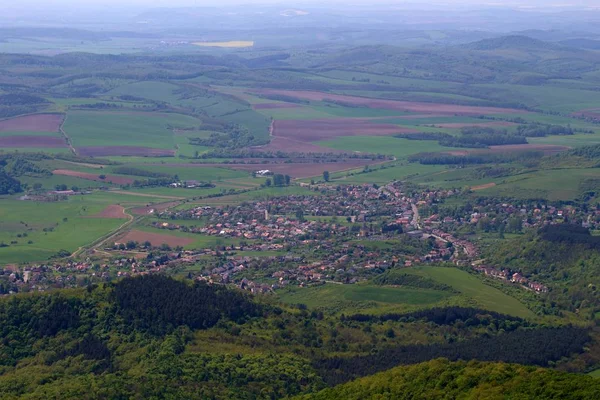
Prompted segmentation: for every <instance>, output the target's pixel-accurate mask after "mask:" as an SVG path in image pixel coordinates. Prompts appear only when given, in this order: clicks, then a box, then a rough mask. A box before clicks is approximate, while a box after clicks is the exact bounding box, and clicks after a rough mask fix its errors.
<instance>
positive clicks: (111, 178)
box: [52, 169, 133, 185]
mask: <svg viewBox="0 0 600 400" xmlns="http://www.w3.org/2000/svg"><path fill="white" fill-rule="evenodd" d="M52 173H53V174H55V175H64V176H73V177H76V178H82V179H87V180H90V181H95V182H106V183H107V184H116V185H127V184H130V183H133V179H131V178H126V177H124V176H117V175H103V174H91V173H88V172H79V171H72V170H68V169H56V170H54V171H52ZM101 176H104V178H101Z"/></svg>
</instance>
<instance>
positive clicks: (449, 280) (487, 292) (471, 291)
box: [405, 267, 535, 318]
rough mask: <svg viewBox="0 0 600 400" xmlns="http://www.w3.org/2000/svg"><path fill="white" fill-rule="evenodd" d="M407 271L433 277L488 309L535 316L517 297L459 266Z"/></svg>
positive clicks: (518, 315) (509, 313)
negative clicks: (492, 285) (484, 281)
mask: <svg viewBox="0 0 600 400" xmlns="http://www.w3.org/2000/svg"><path fill="white" fill-rule="evenodd" d="M405 271H406V273H408V274H414V275H418V276H423V277H428V278H432V279H434V280H435V281H437V282H439V283H443V284H446V285H450V286H452V288H454V289H455V290H457V291H459V292H460V293H461V295H463V296H465V297H466V298H468V299H469V300H471V301H472V302H473V304H472V305H473V306H478V307H481V308H483V309H486V310H490V311H496V312H498V313H502V314H508V315H515V316H517V317H521V318H533V317H534V316H535V314H533V312H532V311H530V310H529V309H527V307H525V306H524V305H523V304H522V303H521V302H519V301H518V300H517V299H515V298H513V297H511V296H509V295H507V294H504V293H503V292H501V291H500V290H498V289H496V288H493V287H491V286H488V285H486V284H484V283H483V282H481V280H480V279H479V278H478V277H475V276H473V275H471V274H469V273H468V272H465V271H462V270H460V269H457V268H446V267H415V268H407V269H405Z"/></svg>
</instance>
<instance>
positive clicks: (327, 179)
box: [323, 171, 329, 182]
mask: <svg viewBox="0 0 600 400" xmlns="http://www.w3.org/2000/svg"><path fill="white" fill-rule="evenodd" d="M323 180H325V182H329V171H323Z"/></svg>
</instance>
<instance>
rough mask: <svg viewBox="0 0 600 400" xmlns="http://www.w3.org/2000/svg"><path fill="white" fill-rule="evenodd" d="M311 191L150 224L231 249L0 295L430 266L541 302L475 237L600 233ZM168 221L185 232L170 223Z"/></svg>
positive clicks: (15, 278) (12, 286)
mask: <svg viewBox="0 0 600 400" xmlns="http://www.w3.org/2000/svg"><path fill="white" fill-rule="evenodd" d="M315 191H316V192H318V195H314V196H306V195H304V196H299V195H289V196H281V197H274V198H270V199H265V200H260V201H256V202H252V203H250V202H245V203H242V204H239V205H236V206H229V205H228V206H220V207H209V206H200V207H194V208H191V209H189V210H176V211H164V212H162V213H160V214H159V215H156V216H154V219H153V220H152V222H151V223H150V225H151V226H152V227H153V228H156V229H161V230H171V231H174V230H177V231H182V232H186V233H193V234H198V235H203V236H213V237H221V238H227V239H236V240H238V241H237V244H235V245H233V244H232V245H220V246H217V247H215V248H203V249H186V250H184V249H183V248H177V249H171V248H170V247H168V246H159V247H153V246H151V245H150V244H136V246H132V247H135V253H133V252H132V251H130V250H131V249H130V248H129V246H126V245H125V244H123V243H115V245H114V246H113V247H112V248H107V249H104V250H105V251H104V252H103V253H104V254H105V256H104V257H100V258H98V259H95V258H94V257H92V258H87V259H86V260H84V261H74V260H68V261H66V262H61V261H59V260H57V261H56V262H55V263H51V264H47V265H25V266H19V267H15V266H10V267H6V268H5V269H4V270H2V271H0V294H8V293H13V292H18V291H35V290H39V291H43V290H48V289H51V288H59V287H77V286H85V285H89V284H92V283H99V282H107V281H111V280H113V279H118V278H119V277H122V276H130V275H139V274H151V273H160V272H167V273H185V274H186V276H188V277H190V278H194V279H197V280H202V281H206V282H209V283H212V284H234V285H237V286H238V287H240V288H242V289H244V290H249V291H251V292H253V293H268V292H273V291H276V290H277V289H280V288H283V287H286V286H290V285H296V286H306V285H314V284H322V283H325V282H333V283H338V284H354V283H358V282H360V281H364V280H368V279H371V278H372V277H374V276H375V275H377V274H380V273H382V272H384V271H386V270H387V269H390V268H410V267H412V266H417V265H424V264H435V263H437V264H440V263H452V264H454V265H458V266H462V267H467V268H471V269H472V270H473V271H474V272H477V273H481V274H484V275H485V276H487V277H490V278H493V279H499V280H503V281H505V282H508V283H511V284H515V285H518V286H520V287H523V288H525V289H527V290H532V291H535V292H541V293H545V292H547V291H548V290H549V288H548V287H547V286H545V285H543V284H542V283H540V282H535V281H532V280H530V279H529V278H527V277H526V276H523V275H522V274H521V272H520V271H513V270H509V269H507V268H503V267H502V266H494V265H488V264H486V262H485V258H482V254H481V250H480V249H479V246H478V245H477V235H479V234H487V235H497V236H498V237H499V238H501V237H502V236H503V235H504V234H505V233H509V232H513V233H517V232H523V231H524V230H527V229H533V228H539V227H542V226H544V225H548V224H562V223H576V224H580V225H581V226H583V227H586V228H591V229H597V228H598V227H600V210H598V209H594V210H588V209H586V210H580V209H578V208H576V207H574V206H572V205H565V206H564V207H556V206H552V205H547V204H539V203H527V204H513V203H510V202H504V201H495V200H491V199H477V200H476V201H475V202H474V204H470V203H468V202H467V203H466V204H464V205H461V206H460V207H455V206H448V205H446V204H445V202H446V200H447V199H449V198H451V197H454V196H459V195H460V194H461V193H460V191H458V190H429V189H421V188H418V187H413V186H411V187H407V186H404V185H403V184H402V183H400V182H393V183H390V184H388V185H385V186H381V187H378V186H375V185H347V186H330V185H319V186H316V187H315ZM175 220H176V221H190V224H183V223H181V222H177V223H175V222H171V221H175ZM239 253H243V255H240V254H239ZM271 253H273V254H274V255H271ZM106 255H108V256H109V257H108V259H107V257H106Z"/></svg>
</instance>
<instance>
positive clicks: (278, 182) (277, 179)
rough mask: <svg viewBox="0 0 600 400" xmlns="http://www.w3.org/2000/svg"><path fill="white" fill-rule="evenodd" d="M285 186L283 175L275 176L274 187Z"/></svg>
mask: <svg viewBox="0 0 600 400" xmlns="http://www.w3.org/2000/svg"><path fill="white" fill-rule="evenodd" d="M283 185H285V177H284V176H283V175H281V174H275V175H274V176H273V186H277V187H281V186H283Z"/></svg>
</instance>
